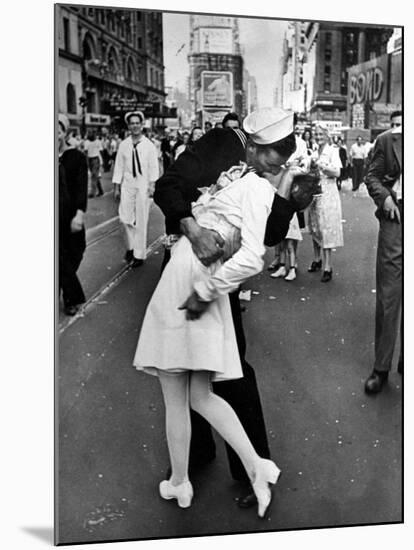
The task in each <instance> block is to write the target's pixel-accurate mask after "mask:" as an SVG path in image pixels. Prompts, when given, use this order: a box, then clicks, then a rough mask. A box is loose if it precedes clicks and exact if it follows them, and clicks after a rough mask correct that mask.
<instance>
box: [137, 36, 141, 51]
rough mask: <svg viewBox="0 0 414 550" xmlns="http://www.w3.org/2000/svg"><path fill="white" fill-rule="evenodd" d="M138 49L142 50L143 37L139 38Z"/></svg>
mask: <svg viewBox="0 0 414 550" xmlns="http://www.w3.org/2000/svg"><path fill="white" fill-rule="evenodd" d="M138 49H140V50H142V38H141V37H139V38H138Z"/></svg>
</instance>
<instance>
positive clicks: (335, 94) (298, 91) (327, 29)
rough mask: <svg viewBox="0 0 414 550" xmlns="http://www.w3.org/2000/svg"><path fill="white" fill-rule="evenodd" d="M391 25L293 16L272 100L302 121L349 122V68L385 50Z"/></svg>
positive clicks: (331, 123)
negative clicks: (295, 114)
mask: <svg viewBox="0 0 414 550" xmlns="http://www.w3.org/2000/svg"><path fill="white" fill-rule="evenodd" d="M393 31H394V29H392V28H384V27H369V26H368V27H367V26H366V25H365V26H362V25H353V26H343V25H342V24H340V23H325V22H323V23H318V22H313V21H308V22H301V21H295V22H292V23H290V24H289V27H288V29H287V32H286V34H285V39H284V44H283V55H282V71H281V73H282V76H281V78H279V77H278V86H277V88H276V90H275V104H276V105H277V106H281V107H283V108H285V109H290V110H293V111H295V112H297V113H298V114H299V118H300V119H302V120H303V121H307V122H315V121H324V122H325V123H327V124H328V125H330V126H331V128H332V129H334V128H335V127H338V128H339V127H344V126H346V125H347V124H349V98H348V92H349V69H350V68H351V67H353V66H355V65H356V64H360V63H363V62H367V61H369V60H372V59H374V58H377V57H379V56H381V55H383V54H385V53H386V51H387V44H388V41H389V38H390V37H391V35H392V34H393Z"/></svg>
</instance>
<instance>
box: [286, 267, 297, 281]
mask: <svg viewBox="0 0 414 550" xmlns="http://www.w3.org/2000/svg"><path fill="white" fill-rule="evenodd" d="M295 279H296V267H291V268H290V269H289V273H288V274H287V275H286V277H285V281H294V280H295Z"/></svg>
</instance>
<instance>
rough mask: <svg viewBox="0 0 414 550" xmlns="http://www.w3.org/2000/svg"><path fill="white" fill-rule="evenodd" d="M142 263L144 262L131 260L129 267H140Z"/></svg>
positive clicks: (136, 259)
mask: <svg viewBox="0 0 414 550" xmlns="http://www.w3.org/2000/svg"><path fill="white" fill-rule="evenodd" d="M143 263H144V260H138V258H133V260H132V263H131V266H132V267H140V266H141V265H142V264H143Z"/></svg>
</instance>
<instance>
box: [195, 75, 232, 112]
mask: <svg viewBox="0 0 414 550" xmlns="http://www.w3.org/2000/svg"><path fill="white" fill-rule="evenodd" d="M201 102H202V105H203V106H204V107H229V108H232V106H233V74H232V73H231V72H230V71H203V72H202V73H201Z"/></svg>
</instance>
